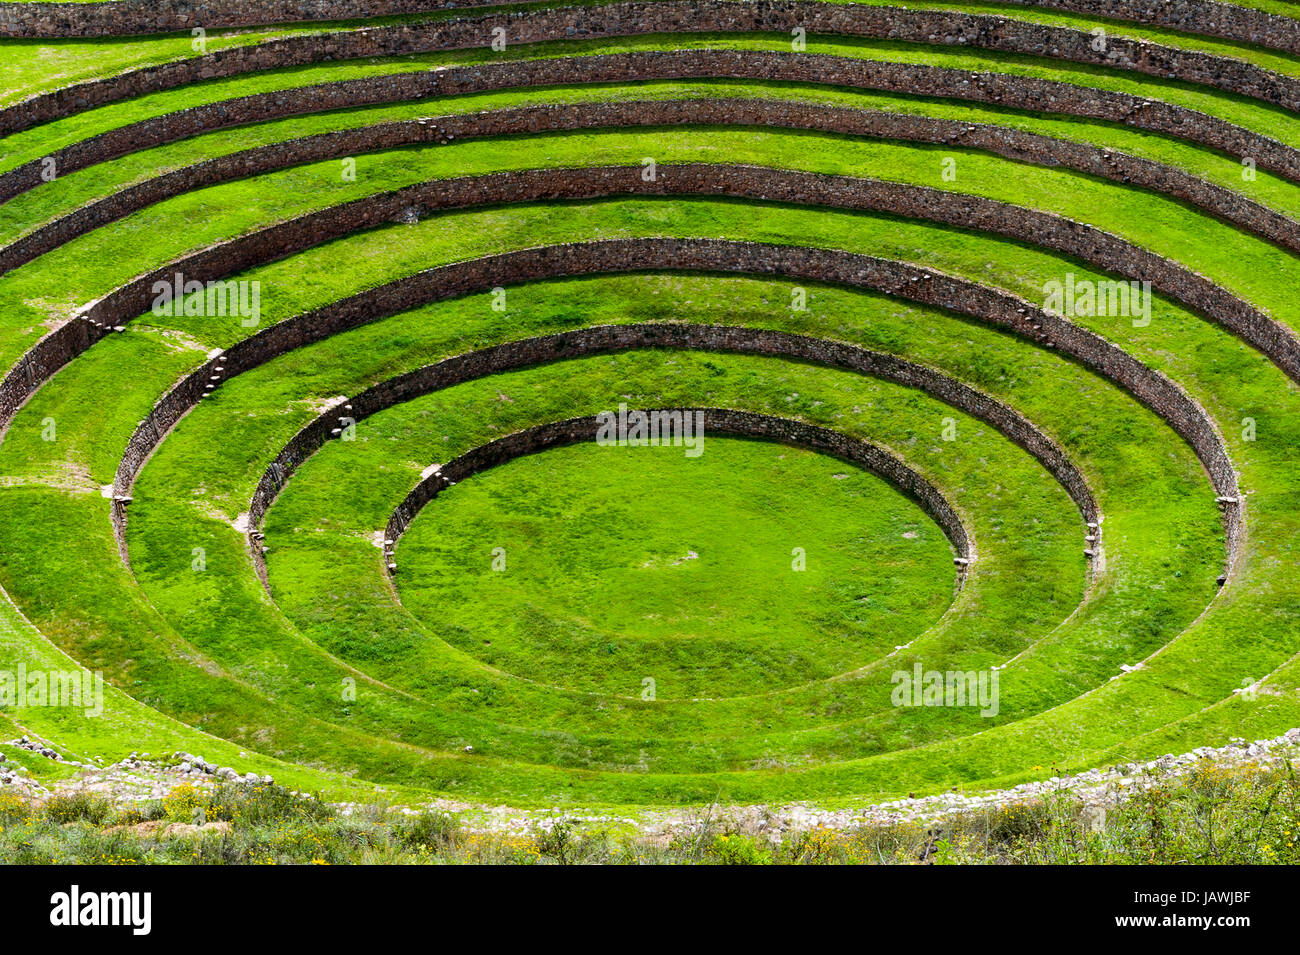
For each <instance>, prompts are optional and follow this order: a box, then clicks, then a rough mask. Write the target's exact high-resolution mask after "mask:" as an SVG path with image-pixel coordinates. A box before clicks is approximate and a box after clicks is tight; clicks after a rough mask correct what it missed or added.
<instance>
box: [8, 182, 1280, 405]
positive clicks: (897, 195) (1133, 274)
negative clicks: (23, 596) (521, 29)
mask: <svg viewBox="0 0 1300 955" xmlns="http://www.w3.org/2000/svg"><path fill="white" fill-rule="evenodd" d="M641 172H642V170H641V167H639V166H594V167H583V168H578V169H552V170H527V171H522V172H506V173H494V174H491V175H487V176H477V177H466V178H462V179H448V180H435V181H432V182H427V183H421V184H418V185H415V186H410V187H407V188H404V189H399V190H395V191H393V192H388V193H380V194H378V195H375V196H368V197H366V198H364V199H358V200H355V201H353V202H349V203H345V204H343V205H339V206H333V207H330V208H327V209H324V210H321V211H319V212H315V213H311V214H309V215H306V216H302V217H299V218H297V219H292V220H289V221H287V222H284V223H281V224H279V225H276V226H272V227H270V228H267V229H263V230H261V231H258V232H254V233H251V234H249V235H247V236H244V237H241V238H239V239H235V240H232V241H230V242H226V243H223V244H220V245H217V246H214V247H212V248H209V249H205V250H203V251H201V252H197V253H194V254H192V255H190V256H186V257H185V258H183V259H180V260H178V261H176V262H173V263H170V264H168V265H166V266H163V267H161V268H159V269H155V270H154V271H152V272H150V273H148V274H146V275H144V276H141V277H140V278H137V279H135V280H134V281H132V282H130V283H128V284H127V285H125V286H122V287H120V288H118V289H116V290H114V291H113V292H111V293H109V294H108V295H107V296H105V297H104V298H102V299H100V300H98V301H96V302H94V303H92V304H90V305H88V306H86V307H85V308H83V309H82V310H81V311H80V312H79V313H78V315H77V316H76V317H75V318H73V319H71V320H70V321H68V322H66V323H65V324H64V325H62V326H60V327H59V328H58V329H56V330H55V331H53V332H51V333H49V334H48V335H46V336H45V337H44V338H42V339H41V340H40V341H38V342H37V343H36V344H35V345H34V346H33V347H32V348H31V349H29V350H28V352H27V353H26V354H25V355H24V356H23V357H22V358H21V359H19V361H18V362H17V363H16V364H15V365H14V367H13V368H12V369H11V370H10V372H9V373H8V374H7V375H6V376H5V378H4V380H3V381H0V425H3V426H4V427H7V426H8V423H9V422H10V421H11V420H12V418H13V415H14V414H15V413H16V411H17V409H18V408H19V407H21V405H22V404H23V403H24V402H25V401H26V400H27V399H28V398H29V397H30V396H31V394H33V393H34V392H35V390H36V389H37V388H39V387H40V385H41V384H42V383H43V382H44V381H45V380H46V379H47V378H49V377H50V376H51V375H52V374H53V373H54V372H55V371H57V370H58V369H59V368H60V367H62V366H63V365H64V364H66V363H67V362H69V361H71V360H72V359H73V358H75V357H76V356H77V355H79V354H81V353H82V352H83V351H85V350H86V349H87V348H89V347H90V346H91V345H93V344H94V343H95V342H96V341H98V340H99V339H101V338H103V337H104V336H106V335H109V334H112V333H113V329H114V328H116V327H123V326H125V325H126V324H127V323H129V322H130V321H131V320H132V319H134V318H135V317H136V316H139V315H142V314H144V313H145V312H147V311H149V309H150V308H151V306H152V303H153V300H154V298H155V294H154V292H153V286H154V284H155V283H156V282H170V281H172V280H173V278H174V276H175V274H176V273H178V272H179V273H182V274H183V275H184V276H185V277H186V279H187V280H197V281H201V282H206V281H211V280H217V279H223V278H227V277H229V276H231V275H234V274H236V273H238V272H240V271H242V270H244V269H247V268H251V267H253V266H256V265H260V264H263V263H266V262H270V261H274V260H277V259H280V258H283V257H286V256H289V255H292V254H294V253H296V252H300V251H302V250H304V249H307V248H310V247H312V246H316V245H319V244H321V243H323V242H326V241H329V240H331V239H335V238H339V237H341V236H344V235H347V234H349V233H351V232H355V231H358V230H362V229H368V228H373V227H375V226H380V225H384V224H388V223H392V222H395V221H406V220H408V219H409V218H410V217H411V216H412V215H419V214H421V213H422V212H432V211H435V210H446V209H459V208H467V207H472V206H480V205H487V204H496V203H505V202H535V201H559V200H581V199H600V198H608V197H612V196H624V195H629V196H631V195H650V196H700V197H734V198H742V199H749V200H751V201H771V202H783V203H792V204H795V205H801V206H809V205H812V206H826V207H829V208H834V209H842V210H860V211H867V212H883V213H888V214H891V215H899V216H904V217H907V218H913V219H922V220H926V221H930V222H937V223H941V224H944V225H949V226H955V227H959V228H965V229H973V230H976V231H981V232H989V233H993V234H996V235H1003V236H1008V237H1011V238H1014V239H1016V240H1018V241H1022V242H1028V243H1032V244H1034V245H1037V246H1041V247H1043V248H1047V249H1051V250H1053V251H1056V252H1061V253H1064V254H1066V255H1069V256H1072V257H1074V258H1077V259H1080V260H1082V261H1084V262H1087V263H1089V264H1090V265H1092V266H1093V267H1095V268H1097V269H1101V270H1103V271H1106V272H1110V273H1114V274H1118V275H1121V276H1123V277H1125V278H1126V279H1129V280H1135V281H1149V282H1150V283H1151V285H1152V287H1153V288H1154V289H1155V290H1156V291H1158V292H1160V293H1162V294H1164V295H1167V296H1169V297H1170V298H1172V299H1174V300H1175V301H1177V302H1179V303H1180V304H1182V305H1184V306H1186V307H1188V308H1189V309H1191V310H1192V311H1194V312H1197V313H1198V314H1201V315H1203V316H1206V317H1208V318H1210V319H1212V320H1214V321H1216V322H1218V323H1220V324H1221V325H1223V326H1224V327H1226V328H1228V329H1229V330H1230V331H1232V332H1233V333H1234V334H1236V335H1238V336H1240V337H1241V338H1242V339H1243V340H1245V341H1246V342H1248V343H1250V344H1251V345H1253V346H1254V347H1256V348H1257V349H1259V350H1260V351H1261V352H1262V353H1264V354H1265V355H1267V356H1268V357H1269V358H1270V359H1272V360H1273V361H1274V362H1275V363H1276V364H1277V365H1278V366H1279V367H1280V368H1282V370H1283V371H1285V372H1286V373H1287V374H1288V375H1289V376H1290V377H1291V378H1292V379H1293V380H1296V381H1300V341H1298V340H1297V339H1296V337H1295V335H1294V334H1292V333H1291V332H1290V331H1289V330H1288V329H1286V328H1285V327H1284V326H1282V325H1280V324H1278V323H1277V322H1275V321H1273V320H1272V319H1271V318H1269V317H1268V316H1267V315H1265V314H1264V313H1262V312H1260V311H1259V310H1258V309H1256V308H1254V307H1253V306H1251V305H1250V304H1248V303H1247V302H1244V301H1242V300H1241V299H1239V298H1237V297H1236V296H1235V295H1233V294H1232V293H1230V292H1228V291H1227V290H1225V289H1222V288H1220V287H1218V286H1216V285H1214V283H1212V282H1210V281H1209V280H1208V279H1206V278H1204V277H1203V276H1200V275H1197V274H1196V273H1194V272H1191V271H1189V270H1187V269H1185V268H1183V267H1181V266H1179V265H1177V264H1175V263H1173V262H1170V261H1169V260H1167V259H1164V258H1162V257H1160V256H1158V255H1156V254H1154V253H1151V252H1148V251H1146V250H1144V249H1140V248H1138V247H1137V246H1134V245H1133V244H1131V243H1129V242H1126V241H1124V240H1123V239H1120V238H1118V237H1116V236H1113V235H1110V234H1109V233H1106V232H1103V231H1102V230H1100V229H1096V228H1094V227H1092V226H1088V225H1084V224H1081V223H1077V222H1074V221H1072V220H1069V219H1066V218H1064V217H1061V216H1057V215H1054V214H1051V213H1045V212H1037V211H1033V210H1028V209H1024V208H1022V207H1019V206H1013V205H1008V204H1006V203H1001V202H995V201H993V200H989V199H982V198H979V197H976V196H969V195H962V194H959V193H951V192H946V191H943V190H936V189H930V188H926V187H921V186H910V185H903V184H898V183H886V182H879V181H876V180H869V179H856V178H852V177H846V176H828V175H820V174H813V173H802V172H792V171H788V170H775V169H767V168H763V167H754V166H739V165H709V164H683V165H665V166H660V167H659V168H658V173H657V178H656V180H655V181H653V182H646V181H645V180H644V179H643V178H642V175H641ZM813 277H814V278H815V276H813ZM934 304H938V305H943V306H945V307H947V304H946V303H945V302H943V301H938V302H935V303H934ZM959 310H960V309H959ZM1071 327H1072V328H1073V327H1074V326H1071Z"/></svg>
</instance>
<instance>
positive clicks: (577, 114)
mask: <svg viewBox="0 0 1300 955" xmlns="http://www.w3.org/2000/svg"><path fill="white" fill-rule="evenodd" d="M686 124H689V125H726V126H731V125H735V126H756V127H764V128H778V129H800V130H815V131H819V132H826V133H836V134H844V135H854V136H869V137H873V138H880V139H892V140H899V141H906V142H921V143H932V144H940V145H949V146H953V147H958V148H966V149H980V150H985V151H987V152H991V153H994V154H995V155H999V156H1004V157H1006V158H1008V159H1011V160H1014V161H1017V162H1027V163H1034V164H1036V165H1040V166H1049V167H1065V168H1068V169H1073V170H1076V171H1079V172H1083V173H1087V174H1089V175H1093V176H1098V177H1102V178H1106V179H1110V180H1112V181H1115V182H1121V183H1125V184H1131V185H1137V186H1141V187H1143V188H1147V189H1151V190H1153V191H1155V192H1159V193H1162V194H1164V195H1166V196H1169V197H1170V198H1174V199H1178V200H1180V201H1183V202H1187V203H1189V204H1191V205H1194V206H1196V207H1198V208H1200V209H1201V210H1203V211H1205V212H1207V213H1209V214H1210V215H1213V216H1215V217H1217V218H1219V219H1222V220H1224V221H1226V222H1229V223H1231V224H1232V225H1235V226H1238V227H1240V228H1242V229H1246V230H1248V231H1250V232H1254V233H1256V234H1257V235H1260V236H1262V237H1264V238H1266V239H1268V240H1270V241H1272V242H1275V243H1277V244H1278V245H1280V246H1282V247H1283V248H1285V249H1289V250H1291V251H1293V252H1300V223H1297V222H1296V221H1295V220H1293V219H1290V218H1288V217H1286V216H1284V215H1282V214H1280V213H1277V212H1274V211H1273V210H1271V209H1268V208H1267V207H1265V206H1262V205H1260V204H1259V203H1256V202H1253V201H1252V200H1250V199H1247V198H1246V197H1245V196H1243V195H1240V194H1239V193H1236V192H1233V191H1231V190H1229V189H1224V188H1222V187H1220V186H1216V185H1213V184H1211V183H1208V182H1206V181H1205V180H1202V179H1198V178H1196V177H1195V176H1192V175H1189V174H1187V173H1185V172H1183V171H1181V170H1179V169H1175V168H1172V167H1170V166H1165V165H1163V164H1161V163H1157V162H1151V161H1149V160H1145V159H1140V158H1138V157H1135V156H1131V155H1128V154H1127V153H1119V152H1114V151H1112V150H1109V149H1101V148H1098V147H1095V146H1090V145H1087V144H1083V143H1076V142H1071V141H1068V140H1059V139H1053V138H1051V137H1047V136H1040V135H1037V134H1034V133H1026V132H1020V131H1018V130H1013V129H1008V128H1006V127H1002V126H994V125H988V124H982V123H981V124H972V123H964V122H959V121H956V120H942V119H932V118H929V117H925V116H911V115H906V114H898V113H886V112H879V111H876V110H860V109H848V108H844V107H836V106H822V105H816V104H811V103H799V102H790V101H783V100H767V99H693V100H652V101H642V102H618V103H575V104H566V105H545V106H532V107H522V108H518V109H504V110H495V111H491V112H482V113H467V114H458V115H457V114H453V115H450V116H439V117H433V118H430V119H422V120H409V121H405V122H396V123H381V124H378V125H375V126H367V127H363V128H360V129H348V130H341V131H338V132H332V133H322V134H320V135H316V136H308V137H304V138H301V139H293V140H286V141H284V142H280V143H274V144H271V145H268V146H260V147H256V148H254V149H249V150H244V151H242V152H238V153H232V154H230V155H226V156H220V157H217V158H215V159H211V160H207V161H206V162H202V163H198V164H196V165H193V166H187V167H184V168H182V169H178V170H176V171H174V172H171V173H167V174H165V175H162V176H159V177H157V178H155V179H149V180H146V181H145V182H143V183H140V184H139V185H136V186H129V187H127V188H126V189H123V190H121V191H120V192H117V193H114V194H113V195H111V196H108V197H106V198H104V199H101V200H98V201H96V202H92V203H90V204H88V205H85V206H82V207H81V208H79V209H77V210H76V211H74V212H72V213H69V214H68V215H66V216H63V217H62V218H60V219H56V220H55V221H53V222H51V223H50V224H48V225H46V226H44V227H42V228H40V229H37V230H35V231H33V232H31V233H29V234H28V235H26V236H24V237H23V238H22V239H19V240H18V241H17V242H14V243H13V244H12V245H9V246H6V247H4V248H2V249H0V274H3V273H4V272H8V271H10V270H12V269H15V268H18V267H19V266H22V265H24V264H26V263H27V262H30V261H32V260H33V259H35V258H36V257H37V256H40V255H43V254H45V253H46V252H49V251H51V250H52V249H55V248H58V247H59V246H60V245H63V244H64V243H66V242H70V241H71V240H73V239H74V238H76V237H77V236H79V235H83V234H85V233H86V232H89V231H91V230H92V229H95V228H99V227H101V226H104V225H107V224H108V223H110V222H114V221H117V220H119V219H122V218H124V217H125V216H127V215H130V214H131V213H133V212H136V211H139V210H140V209H143V208H145V207H147V206H149V205H151V204H153V203H156V202H161V201H163V200H165V199H168V198H170V197H173V196H176V195H180V194H181V193H184V192H188V191H191V190H195V189H201V188H204V187H206V186H211V185H215V184H217V183H222V182H229V181H232V180H235V179H240V178H244V177H247V176H253V175H258V174H263V173H268V172H272V171H274V170H278V169H284V168H286V167H288V166H292V165H297V164H303V163H310V162H320V161H323V160H327V159H336V158H340V157H344V156H354V155H357V154H360V153H366V152H372V151H375V150H382V149H395V148H399V147H403V146H412V145H423V144H427V143H431V142H432V143H440V144H446V143H449V142H453V141H461V140H466V139H473V138H477V137H483V136H500V135H525V134H538V133H546V132H552V131H557V130H578V129H599V128H628V127H638V126H642V127H644V126H680V125H686ZM4 179H5V177H3V176H0V192H2V190H3V185H4Z"/></svg>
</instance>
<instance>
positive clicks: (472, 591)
mask: <svg viewBox="0 0 1300 955" xmlns="http://www.w3.org/2000/svg"><path fill="white" fill-rule="evenodd" d="M699 451H700V453H699V455H698V456H688V454H687V453H686V449H685V448H674V447H666V446H661V447H602V446H598V445H595V444H582V445H576V446H573V447H567V448H559V449H554V450H550V451H547V452H544V453H541V454H536V455H530V456H527V457H523V458H518V459H516V460H514V461H511V462H509V463H508V464H505V465H502V466H501V467H498V468H494V469H492V470H490V471H488V472H485V473H483V474H480V475H477V476H475V477H474V478H471V479H469V480H466V481H463V482H461V483H460V484H458V485H456V486H455V487H452V488H450V489H449V490H447V491H445V492H443V493H442V494H441V495H439V496H438V497H437V498H435V499H434V501H433V502H432V503H430V504H429V505H428V507H426V508H425V510H424V511H422V512H421V514H420V516H419V517H418V518H417V519H416V520H415V522H414V523H413V525H412V527H411V530H410V532H409V533H408V534H407V535H406V536H405V537H404V538H403V540H402V543H401V546H400V548H399V551H400V552H399V561H400V566H401V572H400V574H399V575H398V578H397V580H398V588H399V592H400V594H401V596H402V599H403V601H404V602H405V604H406V606H407V607H408V608H410V609H411V610H413V611H414V612H415V613H416V614H417V615H418V616H420V617H422V618H423V619H424V621H425V622H426V624H427V625H428V626H429V627H430V629H432V630H433V631H434V632H436V633H438V634H439V635H440V636H442V637H444V638H445V639H446V640H447V641H448V642H449V643H452V644H453V645H455V646H457V647H458V648H460V649H462V650H464V651H466V652H467V653H469V654H471V655H473V656H475V657H477V658H478V659H480V660H482V661H483V662H485V663H487V664H489V665H491V666H493V667H497V668H500V669H502V670H505V671H508V672H510V673H513V674H516V675H519V676H525V677H528V678H530V679H534V680H538V681H543V682H546V683H550V684H554V685H559V686H564V687H566V688H569V689H574V690H579V691H588V692H600V693H610V694H615V695H623V696H639V695H642V693H643V691H647V690H653V693H654V695H655V696H656V697H663V698H684V697H686V698H689V697H701V696H708V697H721V696H732V695H739V694H755V693H763V692H766V691H769V690H773V689H777V688H780V687H785V686H789V685H792V684H796V683H803V682H808V681H811V680H817V679H823V678H825V677H828V676H832V675H834V674H837V673H841V672H844V671H846V670H850V669H854V668H857V667H860V666H863V665H865V664H867V663H870V662H871V661H872V660H874V659H876V658H877V657H879V656H881V655H882V654H884V653H888V652H889V651H890V650H892V649H894V647H896V646H897V645H899V644H903V643H907V642H908V641H909V640H911V639H912V638H913V637H914V636H916V635H917V634H918V633H920V632H922V631H923V630H925V629H926V628H927V627H928V626H930V625H931V624H933V623H934V622H935V620H937V619H938V617H939V616H940V615H941V614H942V613H943V611H944V609H945V608H946V607H947V605H948V603H949V601H950V600H951V597H952V593H953V565H952V554H951V551H950V548H949V545H948V542H947V540H946V538H945V537H944V535H943V533H942V531H941V530H940V529H939V528H938V527H937V526H935V525H934V524H933V523H931V522H930V520H929V518H927V517H926V515H925V514H924V513H923V512H922V511H921V510H920V508H919V507H917V506H916V505H915V504H914V503H913V502H911V501H909V500H907V499H906V498H905V497H903V496H902V495H900V494H899V493H898V492H897V491H895V490H894V489H893V488H891V487H890V486H889V485H888V484H887V483H885V482H884V481H883V480H881V479H880V478H877V477H875V476H873V475H870V474H867V473H866V472H864V471H861V470H859V469H858V468H856V467H854V466H852V465H849V464H845V463H844V462H841V461H838V460H836V459H834V458H831V457H827V456H824V455H818V454H814V453H812V452H808V451H803V450H800V449H797V448H791V447H786V446H783V445H778V444H773V443H770V442H762V441H749V440H744V439H739V438H723V437H710V436H708V435H707V434H706V436H705V440H704V441H703V443H702V444H700V445H699ZM647 680H648V681H651V682H649V683H647V682H646V681H647Z"/></svg>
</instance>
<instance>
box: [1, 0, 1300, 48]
mask: <svg viewBox="0 0 1300 955" xmlns="http://www.w3.org/2000/svg"><path fill="white" fill-rule="evenodd" d="M508 2H510V0H470V2H468V3H465V4H455V3H448V2H446V0H197V2H169V3H159V2H158V0H117V2H108V3H106V2H97V3H66V2H65V3H48V2H40V3H12V2H10V3H0V36H3V37H94V36H130V35H137V34H145V33H167V32H173V31H179V30H190V29H193V28H194V27H204V28H206V29H219V28H222V27H239V26H245V27H246V26H264V25H268V24H278V23H302V22H312V21H316V22H319V21H328V20H350V19H362V18H366V17H383V16H398V15H402V14H415V13H429V12H434V11H442V10H450V9H454V8H457V7H490V6H496V5H498V4H502V3H508ZM1006 2H1007V3H1017V4H1021V5H1023V6H1027V7H1045V8H1048V9H1056V10H1062V11H1067V12H1071V13H1082V14H1085V15H1088V16H1097V17H1105V18H1107V19H1113V20H1130V21H1133V22H1137V23H1150V24H1156V25H1159V26H1163V27H1170V28H1173V29H1175V30H1183V31H1186V32H1189V33H1199V34H1203V35H1206V36H1216V37H1221V38H1224V39H1229V40H1237V41H1240V42H1243V43H1250V44H1253V45H1255V46H1263V47H1268V48H1271V49H1277V50H1284V51H1286V52H1290V53H1300V23H1298V22H1297V21H1296V20H1293V19H1291V18H1290V17H1283V16H1277V15H1275V14H1270V13H1265V12H1264V11H1262V10H1254V9H1250V8H1247V7H1240V6H1235V5H1230V4H1226V3H1220V2H1215V0H1177V2H1173V3H1171V2H1169V0H1006Z"/></svg>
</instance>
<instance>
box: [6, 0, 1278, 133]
mask: <svg viewBox="0 0 1300 955" xmlns="http://www.w3.org/2000/svg"><path fill="white" fill-rule="evenodd" d="M797 28H802V29H804V30H806V31H807V33H808V34H809V35H815V34H830V35H835V36H849V37H862V38H874V39H885V40H895V41H910V42H914V43H922V44H938V45H960V46H963V47H965V48H968V49H981V50H988V51H992V52H999V53H1013V54H1021V55H1027V56H1048V57H1051V58H1053V59H1059V60H1063V61H1067V62H1072V63H1082V64H1086V65H1089V66H1099V67H1106V68H1112V69H1117V70H1124V71H1129V72H1135V73H1138V74H1146V75H1154V76H1158V77H1162V78H1172V79H1176V80H1181V81H1184V82H1188V83H1198V84H1202V85H1206V86H1209V87H1213V88H1217V89H1220V90H1223V91H1224V92H1229V93H1236V94H1238V95H1242V96H1247V97H1251V98H1253V99H1258V100H1260V101H1262V102H1265V103H1270V104H1274V105H1278V106H1281V107H1283V108H1285V109H1288V110H1292V111H1295V110H1297V109H1300V80H1297V79H1295V78H1292V77H1288V76H1284V75H1282V74H1280V73H1276V72H1274V71H1271V70H1266V69H1263V68H1261V67H1258V66H1255V65H1254V64H1251V63H1247V62H1245V61H1242V60H1235V59H1231V58H1229V57H1224V56H1219V55H1215V54H1210V53H1202V52H1198V51H1189V50H1182V49H1178V48H1175V47H1169V46H1164V45H1161V44H1155V43H1148V42H1145V41H1135V40H1130V39H1127V38H1124V37H1113V38H1110V39H1109V40H1108V42H1107V43H1106V44H1105V49H1104V50H1097V49H1094V39H1095V38H1094V37H1093V35H1092V34H1091V33H1088V32H1085V31H1083V30H1076V29H1072V28H1068V27H1052V26H1043V25H1039V24H1035V23H1027V22H1025V21H1020V20H1014V19H1009V18H1006V17H997V16H988V15H979V14H963V13H956V12H949V11H943V10H908V9H905V8H901V7H876V6H866V5H858V4H839V3H822V2H815V0H790V2H784V0H777V2H768V0H643V2H632V3H617V4H609V5H602V6H595V7H570V8H559V9H553V10H527V11H520V12H503V13H499V14H488V15H484V16H478V17H470V18H465V19H455V20H437V21H433V22H429V23H417V24H409V25H398V26H388V27H376V28H372V29H363V30H358V31H350V32H342V33H325V34H316V35H312V36H305V37H289V38H285V39H279V40H269V41H267V42H264V43H260V44H256V45H254V46H248V47H236V48H233V49H230V50H223V51H220V52H216V53H208V54H204V55H202V56H198V57H194V58H192V59H187V60H179V61H172V62H169V63H164V64H161V65H158V66H151V67H146V68H143V69H139V70H134V71H131V72H128V73H124V74H120V75H118V76H115V77H111V78H108V79H102V80H91V81H88V82H84V83H79V84H75V85H73V86H67V87H63V88H62V89H59V90H56V91H54V92H51V93H43V94H38V95H36V96H33V97H31V98H29V99H27V100H24V101H23V102H21V103H19V104H17V105H14V106H10V107H6V108H5V109H3V110H0V135H8V134H10V133H15V132H18V131H20V130H24V129H29V128H31V127H32V126H35V125H38V124H40V123H44V122H49V121H50V120H53V119H57V118H59V117H61V116H68V115H72V114H74V113H78V112H82V111H85V110H88V109H92V108H94V107H95V106H100V105H104V104H106V103H112V102H116V101H119V100H122V99H126V98H128V97H131V96H137V95H140V94H141V93H144V92H147V91H157V90H164V89H174V88H176V87H178V86H183V85H186V84H188V83H194V82H198V81H200V80H209V79H218V78H227V77H232V76H238V75H240V74H242V73H247V72H249V71H252V70H262V69H270V68H275V67H288V66H302V65H306V64H311V63H321V62H328V61H333V60H347V59H357V58H361V57H380V56H394V55H399V54H409V53H421V52H429V51H434V50H455V49H474V48H482V47H486V46H488V45H489V44H490V43H491V42H492V39H493V30H497V29H500V30H504V31H505V36H506V37H507V40H508V42H510V43H513V44H528V43H542V42H546V41H552V40H564V39H566V38H571V37H572V36H574V35H575V34H577V31H578V30H581V31H582V33H581V34H577V35H580V36H582V37H584V38H593V37H629V36H644V35H649V34H690V33H738V32H750V33H755V32H766V33H773V32H775V33H780V34H784V35H786V36H789V35H790V33H791V31H792V30H794V29H797Z"/></svg>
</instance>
